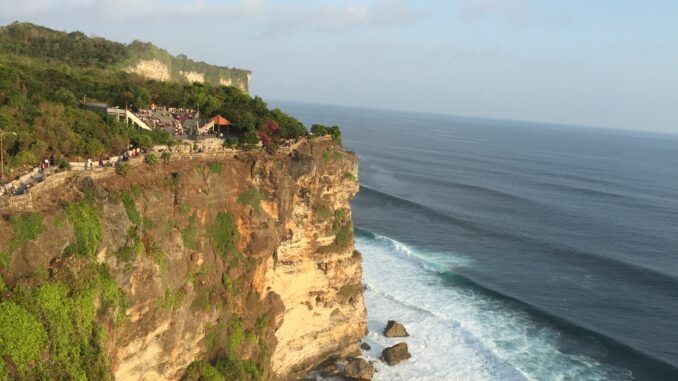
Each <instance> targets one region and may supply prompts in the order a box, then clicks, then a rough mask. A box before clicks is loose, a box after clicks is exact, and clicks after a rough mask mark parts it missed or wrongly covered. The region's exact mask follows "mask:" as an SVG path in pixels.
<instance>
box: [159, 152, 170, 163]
mask: <svg viewBox="0 0 678 381" xmlns="http://www.w3.org/2000/svg"><path fill="white" fill-rule="evenodd" d="M170 159H172V153H171V152H169V151H164V152H163V153H161V154H160V160H162V162H163V163H168V162H169V161H170Z"/></svg>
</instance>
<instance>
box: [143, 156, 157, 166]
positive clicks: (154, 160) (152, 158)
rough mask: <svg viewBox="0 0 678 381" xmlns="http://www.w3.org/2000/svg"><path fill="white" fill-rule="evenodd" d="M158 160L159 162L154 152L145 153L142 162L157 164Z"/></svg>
mask: <svg viewBox="0 0 678 381" xmlns="http://www.w3.org/2000/svg"><path fill="white" fill-rule="evenodd" d="M158 162H159V160H158V157H157V156H155V154H152V153H147V154H146V155H145V156H144V163H146V164H148V165H154V164H158Z"/></svg>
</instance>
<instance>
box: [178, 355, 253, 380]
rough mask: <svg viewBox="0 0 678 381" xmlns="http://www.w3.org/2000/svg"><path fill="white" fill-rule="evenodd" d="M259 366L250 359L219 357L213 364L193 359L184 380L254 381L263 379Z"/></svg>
mask: <svg viewBox="0 0 678 381" xmlns="http://www.w3.org/2000/svg"><path fill="white" fill-rule="evenodd" d="M263 374H264V373H263V371H262V369H261V367H260V366H259V365H258V364H257V363H255V362H254V361H252V360H241V359H233V358H231V357H226V358H221V359H218V360H216V361H215V362H214V365H212V364H210V363H209V362H207V361H194V362H193V363H192V364H191V365H190V366H189V367H188V369H187V370H186V375H185V376H184V380H186V381H222V380H223V381H229V380H238V381H256V380H262V379H263Z"/></svg>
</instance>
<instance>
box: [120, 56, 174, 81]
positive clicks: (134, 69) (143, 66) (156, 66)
mask: <svg viewBox="0 0 678 381" xmlns="http://www.w3.org/2000/svg"><path fill="white" fill-rule="evenodd" d="M127 71H129V72H130V73H135V74H139V75H140V76H142V77H144V78H148V79H155V80H156V81H169V80H170V77H171V76H170V71H169V68H168V67H167V65H165V64H163V63H162V62H160V61H158V60H155V59H154V60H139V62H137V63H136V65H135V66H130V67H129V68H127Z"/></svg>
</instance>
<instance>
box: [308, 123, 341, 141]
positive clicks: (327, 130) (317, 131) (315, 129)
mask: <svg viewBox="0 0 678 381" xmlns="http://www.w3.org/2000/svg"><path fill="white" fill-rule="evenodd" d="M311 133H312V134H313V135H317V136H325V135H329V136H330V137H331V138H332V140H336V141H338V142H339V143H341V130H340V129H339V127H337V126H332V127H327V126H324V125H322V124H314V125H312V126H311Z"/></svg>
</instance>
